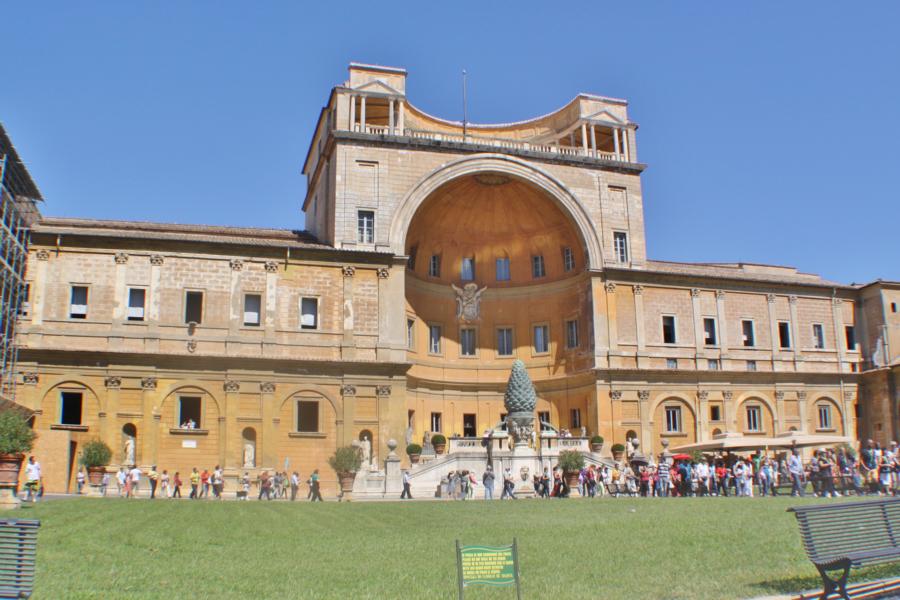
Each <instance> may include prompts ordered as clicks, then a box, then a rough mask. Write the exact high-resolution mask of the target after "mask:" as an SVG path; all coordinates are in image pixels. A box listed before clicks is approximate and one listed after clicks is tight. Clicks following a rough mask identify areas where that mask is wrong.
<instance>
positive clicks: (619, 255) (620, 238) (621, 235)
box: [613, 231, 628, 263]
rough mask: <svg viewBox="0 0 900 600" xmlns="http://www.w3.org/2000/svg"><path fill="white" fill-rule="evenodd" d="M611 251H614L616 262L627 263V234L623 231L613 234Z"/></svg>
mask: <svg viewBox="0 0 900 600" xmlns="http://www.w3.org/2000/svg"><path fill="white" fill-rule="evenodd" d="M613 249H614V251H615V256H616V262H620V263H627V262H628V234H627V233H625V232H624V231H615V232H613Z"/></svg>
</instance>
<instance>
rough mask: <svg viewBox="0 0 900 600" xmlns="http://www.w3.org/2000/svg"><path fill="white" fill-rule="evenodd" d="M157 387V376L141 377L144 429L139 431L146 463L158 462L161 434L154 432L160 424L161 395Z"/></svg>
mask: <svg viewBox="0 0 900 600" xmlns="http://www.w3.org/2000/svg"><path fill="white" fill-rule="evenodd" d="M156 388H157V380H156V377H144V378H143V379H141V390H142V392H141V406H142V410H143V418H142V419H141V422H142V424H143V431H142V432H141V431H139V432H138V434H139V435H138V439H139V440H141V458H142V460H143V463H144V465H155V464H156V456H157V441H158V440H159V435H154V434H153V433H152V432H154V431H157V427H158V426H159V425H160V422H159V415H158V414H157V412H156V410H157V406H158V405H159V397H158V395H157V394H158V392H157V389H156ZM164 425H165V424H164ZM141 434H142V435H141Z"/></svg>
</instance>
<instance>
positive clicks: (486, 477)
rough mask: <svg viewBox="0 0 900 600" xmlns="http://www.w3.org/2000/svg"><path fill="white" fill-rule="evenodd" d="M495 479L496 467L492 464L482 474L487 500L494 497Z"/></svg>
mask: <svg viewBox="0 0 900 600" xmlns="http://www.w3.org/2000/svg"><path fill="white" fill-rule="evenodd" d="M494 479H495V477H494V469H493V468H492V467H491V465H488V466H487V468H486V469H485V470H484V474H483V475H482V476H481V483H482V484H484V499H485V500H493V499H494Z"/></svg>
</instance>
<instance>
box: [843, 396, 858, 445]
mask: <svg viewBox="0 0 900 600" xmlns="http://www.w3.org/2000/svg"><path fill="white" fill-rule="evenodd" d="M855 398H856V390H844V397H843V401H844V403H843V406H841V424H842V425H843V426H844V435H848V436H850V437H855V436H856V434H855V431H856V428H855V427H854V426H853V418H854V416H855V414H856V411H855V410H854V409H853V400H854V399H855Z"/></svg>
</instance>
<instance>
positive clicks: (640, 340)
mask: <svg viewBox="0 0 900 600" xmlns="http://www.w3.org/2000/svg"><path fill="white" fill-rule="evenodd" d="M632 291H633V292H634V319H635V335H636V337H637V350H638V358H637V361H638V362H637V366H638V368H641V367H643V366H645V365H642V364H641V355H642V354H644V352H645V351H646V350H647V338H646V335H645V331H644V286H642V285H635V286H634V287H633V288H632Z"/></svg>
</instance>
